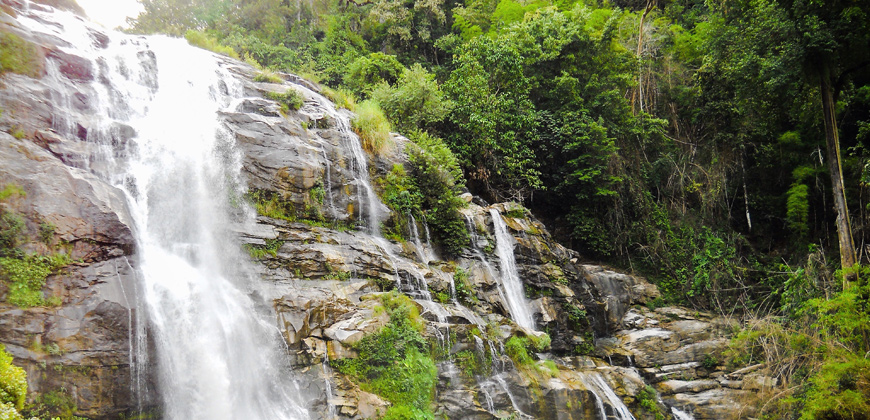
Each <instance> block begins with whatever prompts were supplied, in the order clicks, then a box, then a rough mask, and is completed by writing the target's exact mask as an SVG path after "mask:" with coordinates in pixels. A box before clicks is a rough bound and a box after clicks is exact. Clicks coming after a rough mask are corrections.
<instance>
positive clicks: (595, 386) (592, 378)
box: [580, 372, 636, 420]
mask: <svg viewBox="0 0 870 420" xmlns="http://www.w3.org/2000/svg"><path fill="white" fill-rule="evenodd" d="M580 374H581V375H582V376H581V377H580V380H581V382H583V386H585V387H586V389H587V390H589V392H591V393H592V395H593V396H594V398H595V404H596V406H597V408H598V414H599V415H600V416H601V420H607V419H608V418H609V416H608V414H607V407H610V409H611V410H612V416H613V417H615V418H616V419H617V420H636V419H635V418H634V416H633V415H632V414H631V412H630V411H628V407H626V406H625V403H623V402H622V400H621V399H620V398H619V397H618V396H617V395H616V393H615V392H613V388H611V387H610V385H608V384H607V381H605V380H604V378H603V377H602V376H601V374H600V373H598V372H581V373H580ZM605 403H606V404H607V405H605Z"/></svg>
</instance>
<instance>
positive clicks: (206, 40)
mask: <svg viewBox="0 0 870 420" xmlns="http://www.w3.org/2000/svg"><path fill="white" fill-rule="evenodd" d="M184 39H186V40H187V42H188V43H190V45H193V46H196V47H199V48H202V49H206V50H209V51H211V52H215V53H218V54H221V55H225V56H228V57H232V58H235V59H236V60H239V54H238V53H237V52H236V51H235V50H233V49H232V48H230V47H227V46H226V45H221V44H220V43H219V42H218V41H217V40H216V39H214V38H212V37H210V36H209V35H208V34H206V33H205V32H200V31H194V30H189V31H187V33H185V34H184Z"/></svg>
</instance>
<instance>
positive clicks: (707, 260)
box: [136, 0, 870, 419]
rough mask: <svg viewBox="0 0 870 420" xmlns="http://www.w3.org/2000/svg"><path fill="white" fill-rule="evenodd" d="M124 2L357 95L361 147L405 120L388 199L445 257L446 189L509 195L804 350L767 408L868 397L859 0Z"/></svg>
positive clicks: (590, 247) (572, 240)
mask: <svg viewBox="0 0 870 420" xmlns="http://www.w3.org/2000/svg"><path fill="white" fill-rule="evenodd" d="M142 2H143V5H144V6H145V10H146V13H145V14H143V15H142V16H141V17H140V19H139V20H138V23H137V25H136V29H137V30H140V31H146V32H148V31H163V32H168V33H175V34H181V33H184V32H185V31H187V30H190V29H195V30H199V31H205V32H207V33H208V34H209V35H210V36H213V37H214V38H215V39H217V40H219V41H220V43H222V44H223V45H227V46H230V47H232V48H233V49H235V50H236V51H237V52H238V53H240V54H242V55H245V56H249V57H251V58H252V59H253V60H256V61H257V62H258V63H259V64H261V65H262V66H266V67H272V68H275V69H280V70H282V71H293V72H296V73H299V74H303V75H307V76H311V77H315V78H316V79H317V80H316V81H319V82H321V83H323V84H326V85H328V86H330V88H331V90H328V91H327V92H328V94H329V95H330V97H333V98H335V99H338V100H339V101H340V102H341V103H342V106H345V107H347V108H353V104H354V103H355V100H354V98H353V97H354V96H355V97H356V98H359V99H360V100H361V101H362V102H361V105H357V112H359V113H360V115H361V117H360V119H358V121H357V122H356V124H355V125H356V126H357V130H358V131H359V132H361V133H363V137H364V138H366V137H369V138H368V139H366V140H365V141H366V144H367V145H368V146H367V148H368V149H369V150H370V151H377V150H379V148H380V146H379V145H378V144H383V143H378V141H377V140H376V137H374V136H375V135H376V134H377V135H382V136H386V135H387V134H386V133H387V132H388V131H389V130H390V128H388V126H387V124H388V123H390V124H391V125H392V126H393V127H396V128H397V129H399V130H401V131H402V132H403V133H404V134H406V135H408V136H409V137H410V138H411V139H412V140H414V141H415V142H416V143H417V145H418V146H416V147H415V146H411V147H409V149H408V150H407V152H408V155H409V157H410V160H411V162H410V165H406V168H405V171H406V173H405V174H404V175H401V176H400V174H398V173H396V174H393V175H388V176H387V177H388V178H389V177H391V176H392V177H394V178H395V179H388V180H387V181H386V183H385V184H384V188H385V190H389V189H390V188H392V190H389V191H387V192H386V195H387V196H388V197H386V198H385V201H389V202H390V203H388V204H390V205H391V207H394V210H396V209H400V210H401V212H397V213H401V216H400V217H406V215H407V214H408V212H410V214H412V215H414V217H415V218H417V219H418V220H420V219H421V217H419V216H422V215H424V214H425V220H426V221H427V222H428V223H429V225H430V226H431V227H432V231H433V237H436V239H438V240H439V241H440V242H441V244H442V247H443V248H444V249H445V250H447V251H448V253H457V252H459V251H461V249H462V248H463V247H465V246H467V244H468V233H467V232H466V231H465V226H464V221H463V220H462V219H461V216H460V215H459V214H458V212H457V209H459V208H460V207H461V205H462V203H461V202H460V200H457V199H456V194H457V192H459V191H460V190H461V189H462V187H463V186H467V187H468V188H469V189H470V190H471V191H472V192H473V193H475V194H478V195H482V196H484V198H486V199H488V200H490V201H493V200H505V199H514V200H517V201H520V202H522V203H523V204H524V205H526V206H527V207H529V208H530V209H532V211H533V212H534V213H535V214H536V215H537V216H538V217H539V218H541V219H543V220H545V221H546V222H547V223H548V226H550V227H551V228H552V230H553V232H554V235H555V236H556V238H557V239H559V240H561V241H563V242H565V243H566V244H567V245H569V246H570V247H571V248H574V249H577V250H578V251H580V252H581V254H582V255H584V256H585V257H587V258H591V259H599V260H602V261H605V262H607V263H609V264H612V265H615V266H621V267H623V268H626V269H630V270H634V271H636V272H639V273H641V274H643V275H646V276H647V277H648V278H650V279H651V280H652V281H654V282H655V283H656V284H657V285H658V286H659V287H660V289H661V290H662V291H663V292H664V299H663V300H662V301H659V302H655V303H653V304H654V305H659V304H662V303H665V302H668V303H680V304H685V305H690V306H694V307H696V308H699V309H711V310H718V311H721V312H723V313H729V314H739V315H742V316H744V317H745V318H746V319H753V318H758V319H763V320H765V321H764V322H762V323H760V324H758V325H759V326H758V327H752V328H749V329H748V330H747V331H746V332H745V333H744V334H743V335H741V340H744V341H745V343H746V344H747V345H746V348H750V349H752V351H751V352H750V353H749V354H751V355H752V356H751V357H748V356H747V357H743V358H741V357H736V356H735V357H734V358H733V359H732V360H731V362H732V363H743V362H746V363H748V362H749V361H754V360H759V359H765V360H767V358H769V357H770V355H771V354H778V355H782V354H792V355H793V359H794V360H797V361H805V363H804V362H800V363H797V362H795V363H797V364H791V365H789V366H792V367H794V369H792V368H783V369H782V370H781V371H779V373H777V378H778V379H781V380H782V382H781V383H787V384H794V383H800V384H801V386H795V385H790V387H789V388H784V389H785V390H788V392H784V393H783V394H780V395H778V396H776V398H775V400H776V401H779V402H782V404H768V405H767V406H766V407H773V406H777V407H778V408H776V409H777V410H782V411H780V412H779V413H778V414H774V415H772V417H780V416H781V417H783V418H787V417H791V418H798V417H803V418H805V419H810V418H851V417H855V416H853V414H854V413H859V412H862V410H863V412H866V411H867V410H865V405H866V404H867V401H870V398H868V394H867V392H866V386H865V385H866V383H867V378H866V376H865V375H864V374H863V373H862V372H866V371H867V369H866V368H865V366H864V363H865V361H866V356H865V355H866V354H867V351H868V350H870V349H867V348H863V347H861V345H860V343H859V342H864V343H866V335H867V332H866V331H864V330H862V329H861V328H858V327H856V326H855V325H857V324H854V322H858V321H856V319H858V318H860V317H865V316H867V314H868V312H870V309H868V307H867V306H866V303H864V299H865V298H864V297H863V296H866V293H867V292H866V290H865V289H864V288H865V287H866V285H865V283H866V279H865V278H864V276H865V273H864V271H863V269H858V268H855V265H856V263H859V264H860V263H862V262H863V263H865V264H866V263H867V253H866V249H864V244H866V243H867V242H868V239H870V193H868V192H870V191H868V186H870V144H868V142H870V17H868V16H870V4H868V3H867V2H849V1H828V2H821V1H809V0H753V1H746V0H722V1H702V0H647V1H636V0H564V1H563V0H542V1H528V2H519V1H515V0H450V1H422V0H419V1H406V2H396V1H391V0H372V1H366V2H345V1H337V0H317V1H314V2H297V3H295V4H290V3H286V2H279V1H277V0H262V1H256V2H250V1H242V0H225V1H221V2H187V1H182V0H142ZM166 6H176V7H175V8H172V7H166ZM168 10H173V12H172V13H169V12H168ZM230 10H231V11H232V13H228V11H230ZM362 104H364V105H362ZM361 107H362V108H363V110H360V109H359V108H361ZM363 126H365V127H368V128H366V129H365V130H363V129H362V128H361V127H363ZM366 132H368V133H370V134H365V133H366ZM387 138H388V137H387ZM402 177H406V178H407V179H405V178H402ZM464 180H465V181H464ZM405 193H407V194H405ZM850 211H851V212H850ZM393 223H394V226H393V227H392V228H393V229H396V228H399V226H400V225H402V226H406V225H407V223H402V221H394V222H393ZM388 228H390V227H389V226H388ZM401 229H404V227H401ZM394 234H395V236H402V235H403V234H402V233H401V232H400V231H398V230H395V231H394ZM837 269H844V272H845V273H846V275H845V276H834V275H833V273H834V272H835V271H836V270H837ZM532 292H535V290H532ZM536 293H539V294H543V293H547V292H546V291H543V290H540V291H537V292H536ZM571 316H572V317H573V318H572V319H571V323H572V324H574V325H575V327H576V328H580V329H582V328H583V324H584V322H586V321H584V320H583V317H582V316H581V313H579V312H577V313H574V312H572V313H571ZM855 317H857V318H855ZM852 318H855V319H852ZM773 320H775V321H773ZM847 321H848V322H847ZM841 323H843V324H842V325H841ZM801 337H805V338H801ZM794 340H797V341H796V342H795V341H794ZM748 343H783V344H782V346H783V348H778V347H771V346H770V345H758V346H756V345H749V344H748ZM802 343H803V344H802ZM831 343H834V344H831ZM514 344H517V343H514ZM823 344H824V345H823ZM802 346H803V347H802ZM807 346H809V347H807ZM512 348H514V350H516V351H515V352H514V353H515V356H517V357H518V358H522V352H521V351H520V349H521V348H525V346H520V345H514V346H512ZM791 348H805V349H810V350H812V352H811V355H810V356H800V355H799V354H798V353H797V352H792V353H789V352H788V351H786V350H788V349H791ZM590 349H591V347H589V346H585V345H584V346H578V348H577V349H576V352H577V353H585V352H588V351H590ZM777 351H779V353H777ZM789 351H790V350H789ZM526 353H528V352H526ZM715 362H716V363H718V361H715ZM710 363H711V364H712V363H713V361H711V362H710ZM862 368H864V370H861V369H862ZM771 409H773V408H771Z"/></svg>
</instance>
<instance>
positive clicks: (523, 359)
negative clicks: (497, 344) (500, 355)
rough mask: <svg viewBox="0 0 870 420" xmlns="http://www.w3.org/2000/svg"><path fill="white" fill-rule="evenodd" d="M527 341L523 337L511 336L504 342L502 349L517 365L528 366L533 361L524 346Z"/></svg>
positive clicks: (526, 344)
mask: <svg viewBox="0 0 870 420" xmlns="http://www.w3.org/2000/svg"><path fill="white" fill-rule="evenodd" d="M528 344H529V342H528V340H527V339H526V338H525V337H517V336H513V337H511V338H508V340H507V341H505V343H504V351H505V353H507V355H508V357H510V358H511V360H513V361H514V364H516V365H517V366H528V365H531V364H532V363H534V359H532V357H531V356H529V351H528V349H527V348H526V347H527V346H528Z"/></svg>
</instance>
